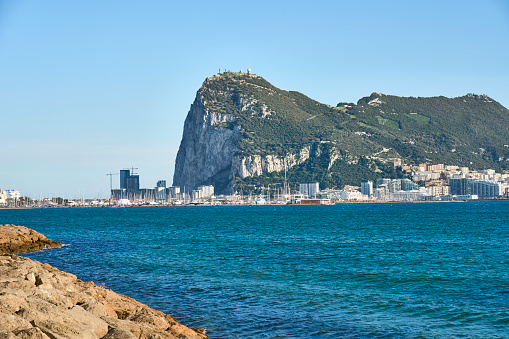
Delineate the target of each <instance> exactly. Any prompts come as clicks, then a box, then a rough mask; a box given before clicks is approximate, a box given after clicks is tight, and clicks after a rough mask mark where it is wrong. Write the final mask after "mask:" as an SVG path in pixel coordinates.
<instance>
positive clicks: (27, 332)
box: [13, 327, 51, 339]
mask: <svg viewBox="0 0 509 339" xmlns="http://www.w3.org/2000/svg"><path fill="white" fill-rule="evenodd" d="M14 333H15V334H16V337H15V338H19V339H51V338H50V337H48V336H47V335H46V334H45V333H44V332H43V331H41V329H39V328H37V327H32V328H29V329H23V330H20V331H14ZM13 335H14V334H13Z"/></svg>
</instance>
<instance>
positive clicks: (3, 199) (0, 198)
mask: <svg viewBox="0 0 509 339" xmlns="http://www.w3.org/2000/svg"><path fill="white" fill-rule="evenodd" d="M6 203H7V193H5V191H4V190H1V189H0V205H5V204H6Z"/></svg>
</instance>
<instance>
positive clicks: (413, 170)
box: [0, 159, 509, 208]
mask: <svg viewBox="0 0 509 339" xmlns="http://www.w3.org/2000/svg"><path fill="white" fill-rule="evenodd" d="M393 164H394V167H395V168H399V169H400V170H401V171H402V172H403V173H406V174H407V176H408V177H406V178H399V179H391V178H380V179H377V180H376V181H374V180H362V179H360V180H359V186H351V185H347V186H344V187H343V188H341V189H337V188H325V187H320V183H319V182H306V183H299V184H294V185H290V184H288V182H286V181H285V182H284V183H281V184H278V185H273V186H274V187H271V186H270V185H268V186H267V187H259V188H257V192H256V193H254V192H235V193H234V194H232V195H216V194H215V191H214V186H211V185H202V186H199V187H198V188H197V189H194V190H189V191H187V192H186V190H185V188H181V187H178V186H170V187H167V185H166V181H165V180H159V181H158V182H157V183H156V187H154V188H140V176H139V174H135V173H134V169H133V170H131V169H123V170H120V173H118V174H119V175H120V188H115V189H113V188H112V189H111V196H110V198H109V199H100V198H96V199H85V198H73V199H69V198H63V197H44V198H42V197H39V198H36V197H28V196H23V195H22V194H21V192H19V191H17V190H12V189H10V190H2V189H0V207H25V208H26V207H109V206H112V207H119V206H122V207H124V206H186V205H267V204H275V205H282V204H300V205H329V204H337V203H348V202H417V201H469V200H479V199H481V200H494V199H508V198H509V174H508V173H497V172H496V171H495V170H492V169H485V170H471V169H469V168H468V167H460V166H454V165H444V164H418V165H407V164H403V163H402V162H401V159H394V162H393ZM108 175H110V178H111V176H112V174H111V173H110V174H108Z"/></svg>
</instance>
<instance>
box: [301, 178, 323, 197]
mask: <svg viewBox="0 0 509 339" xmlns="http://www.w3.org/2000/svg"><path fill="white" fill-rule="evenodd" d="M299 192H300V194H302V195H303V196H305V197H308V198H312V197H314V196H315V195H316V194H318V193H319V192H320V184H319V183H318V182H310V183H305V184H300V186H299Z"/></svg>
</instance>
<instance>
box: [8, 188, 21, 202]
mask: <svg viewBox="0 0 509 339" xmlns="http://www.w3.org/2000/svg"><path fill="white" fill-rule="evenodd" d="M5 194H6V195H7V200H12V201H15V200H19V198H21V194H20V193H19V191H16V190H6V191H5Z"/></svg>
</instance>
